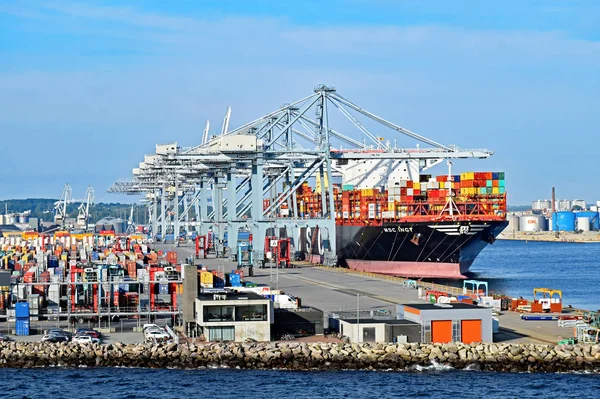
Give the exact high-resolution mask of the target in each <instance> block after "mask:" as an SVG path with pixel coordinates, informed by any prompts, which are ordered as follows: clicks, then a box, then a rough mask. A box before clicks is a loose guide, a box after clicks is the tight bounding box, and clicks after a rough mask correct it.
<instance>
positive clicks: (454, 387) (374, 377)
mask: <svg viewBox="0 0 600 399" xmlns="http://www.w3.org/2000/svg"><path fill="white" fill-rule="evenodd" d="M0 380H1V381H2V391H1V393H0V396H1V397H2V398H18V399H22V398H31V399H38V398H40V399H47V398H64V399H82V398H103V399H112V398H119V399H137V398H139V399H148V398H161V399H163V398H164V399H170V398H185V399H192V398H206V399H208V398H227V399H231V398H244V399H269V398H282V399H284V398H328V399H335V398H412V397H419V398H458V397H461V398H465V397H476V398H486V399H490V398H519V399H527V398H536V399H537V398H597V397H599V396H600V378H599V377H598V376H597V375H591V374H526V373H523V374H511V373H506V374H501V373H491V372H479V371H453V370H435V369H425V370H421V371H407V372H374V371H336V372H292V371H277V370H273V371H261V370H229V369H214V370H194V371H181V370H148V369H123V368H117V369H107V368H100V369H29V370H15V369H0Z"/></svg>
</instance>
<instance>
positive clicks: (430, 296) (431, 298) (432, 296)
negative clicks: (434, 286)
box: [429, 294, 435, 303]
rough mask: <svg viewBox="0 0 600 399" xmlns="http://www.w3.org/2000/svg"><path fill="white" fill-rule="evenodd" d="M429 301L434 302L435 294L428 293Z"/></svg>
mask: <svg viewBox="0 0 600 399" xmlns="http://www.w3.org/2000/svg"><path fill="white" fill-rule="evenodd" d="M429 303H435V295H433V294H429Z"/></svg>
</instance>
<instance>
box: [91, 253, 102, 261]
mask: <svg viewBox="0 0 600 399" xmlns="http://www.w3.org/2000/svg"><path fill="white" fill-rule="evenodd" d="M92 260H100V254H98V252H96V251H94V252H92Z"/></svg>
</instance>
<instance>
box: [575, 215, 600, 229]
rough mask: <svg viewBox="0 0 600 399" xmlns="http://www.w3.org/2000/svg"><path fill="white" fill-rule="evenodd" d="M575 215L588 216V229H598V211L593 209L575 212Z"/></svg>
mask: <svg viewBox="0 0 600 399" xmlns="http://www.w3.org/2000/svg"><path fill="white" fill-rule="evenodd" d="M575 216H576V217H577V219H579V218H583V217H585V218H588V219H589V220H590V229H592V230H594V231H597V230H600V216H599V215H598V212H594V211H583V212H576V213H575ZM578 228H579V227H578ZM579 230H582V229H581V228H579ZM584 231H585V230H584Z"/></svg>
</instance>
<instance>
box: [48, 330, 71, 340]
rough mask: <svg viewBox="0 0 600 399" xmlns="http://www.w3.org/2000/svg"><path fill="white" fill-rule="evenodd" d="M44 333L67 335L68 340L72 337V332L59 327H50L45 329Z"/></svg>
mask: <svg viewBox="0 0 600 399" xmlns="http://www.w3.org/2000/svg"><path fill="white" fill-rule="evenodd" d="M44 335H62V336H65V337H67V338H68V340H69V341H70V340H71V339H72V338H73V334H71V333H70V332H69V331H65V330H61V329H60V328H50V329H48V330H45V331H44Z"/></svg>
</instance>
